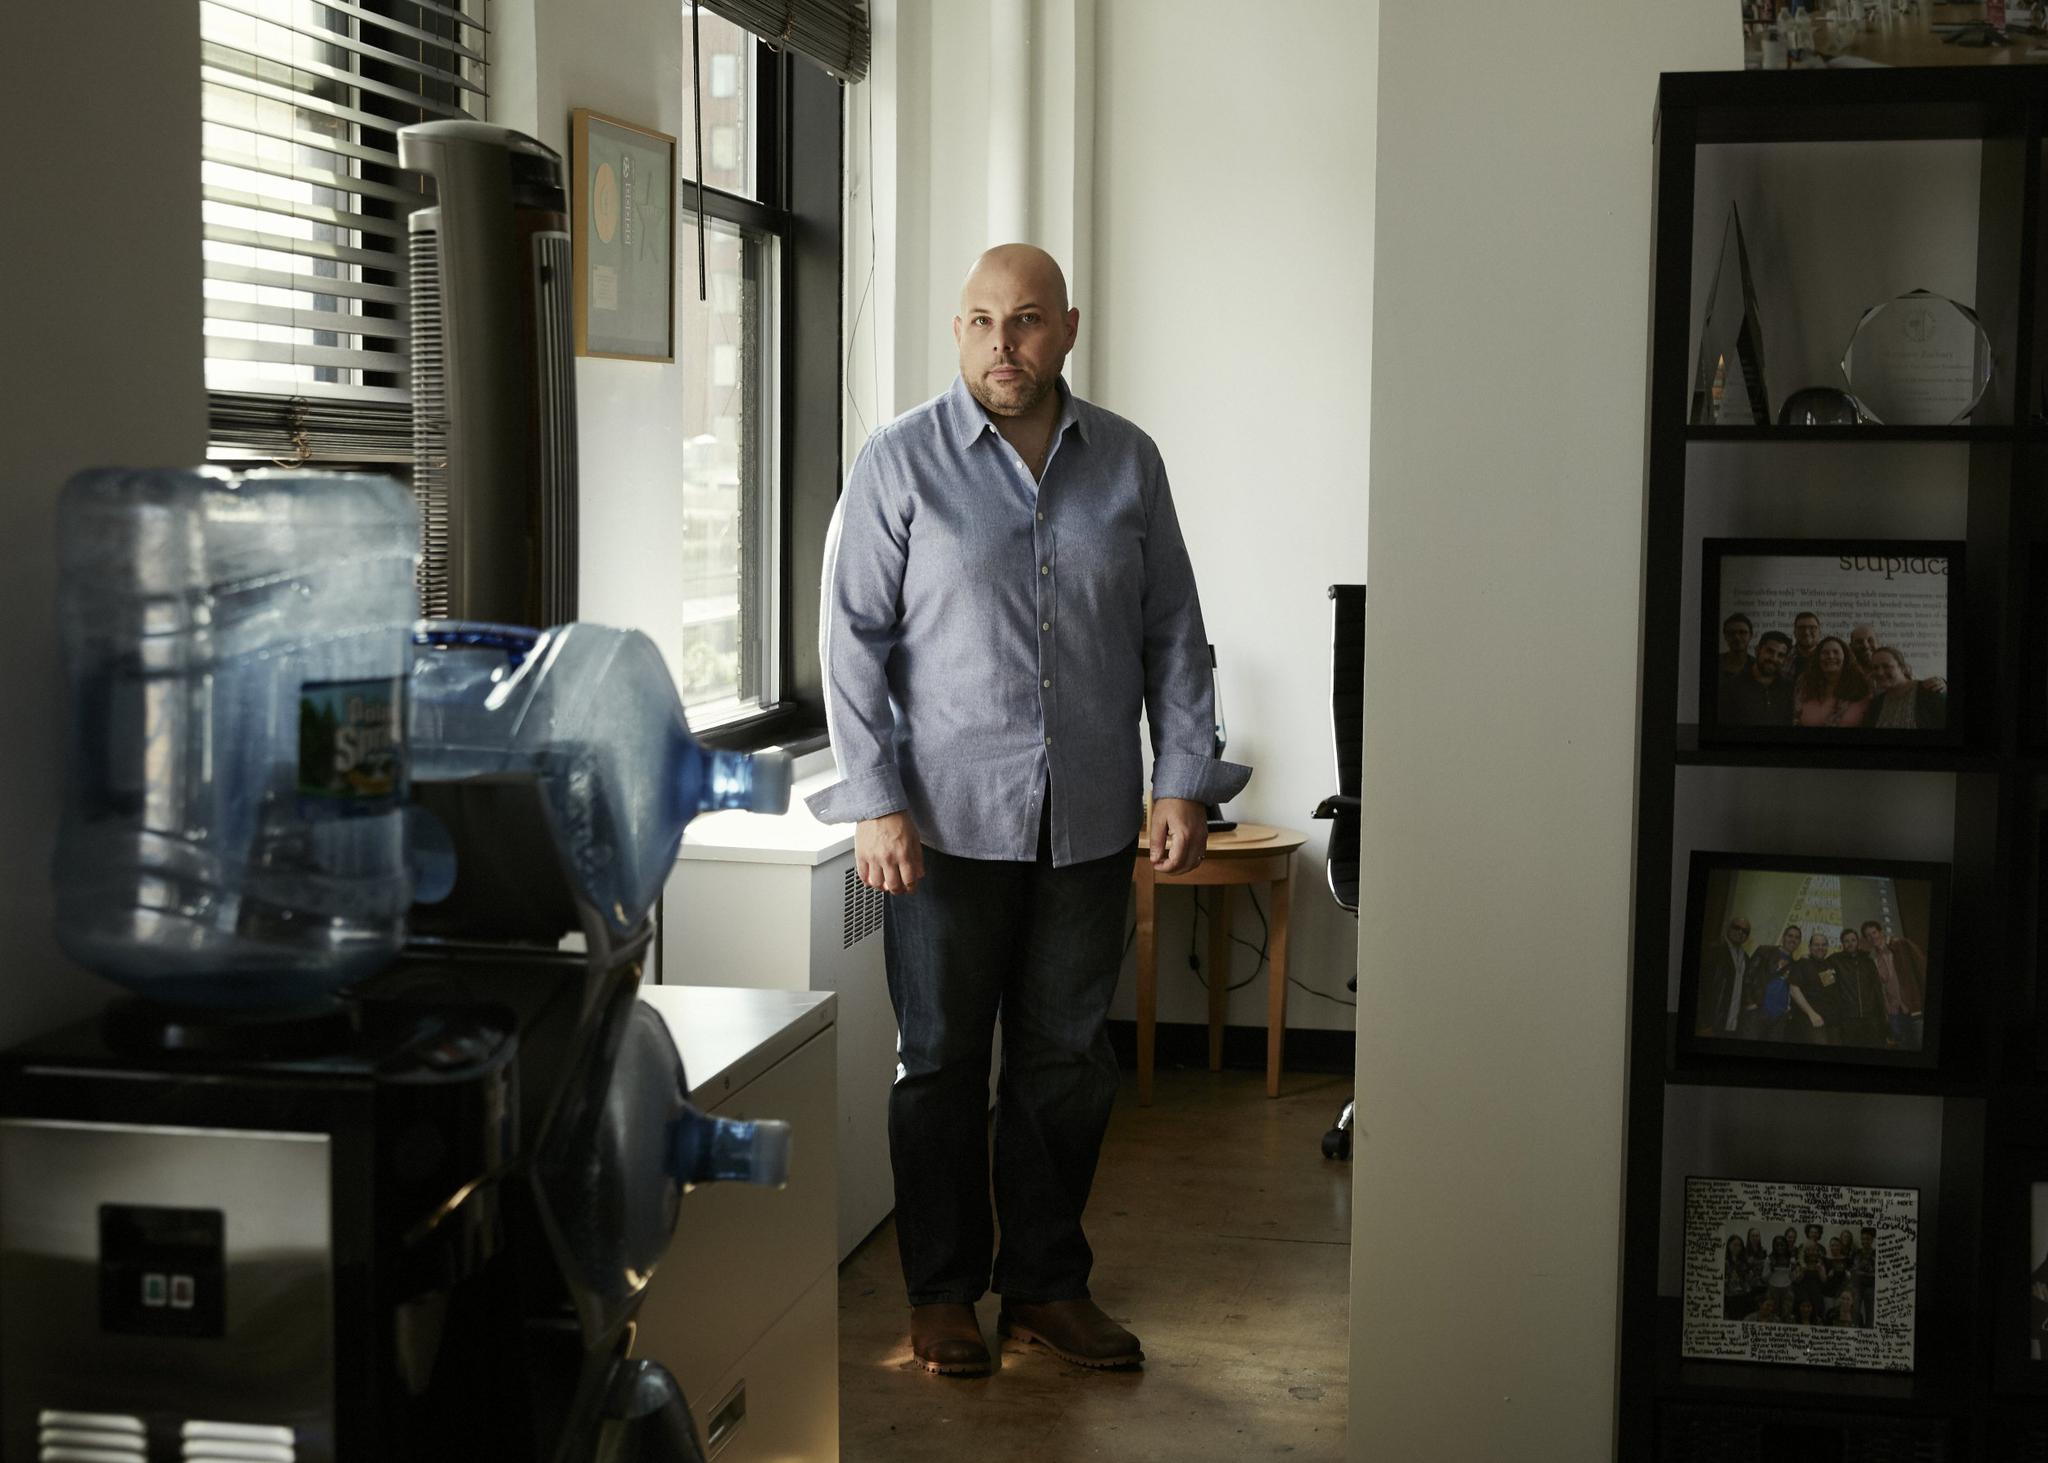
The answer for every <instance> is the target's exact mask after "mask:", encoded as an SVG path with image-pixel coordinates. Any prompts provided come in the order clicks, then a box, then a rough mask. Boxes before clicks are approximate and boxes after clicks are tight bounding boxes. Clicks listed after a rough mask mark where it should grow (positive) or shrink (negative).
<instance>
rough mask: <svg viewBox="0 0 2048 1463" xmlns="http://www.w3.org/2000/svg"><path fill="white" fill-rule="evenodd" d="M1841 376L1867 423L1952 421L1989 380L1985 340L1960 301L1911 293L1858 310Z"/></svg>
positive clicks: (1988, 339)
mask: <svg viewBox="0 0 2048 1463" xmlns="http://www.w3.org/2000/svg"><path fill="white" fill-rule="evenodd" d="M1842 377H1843V379H1844V380H1846V381H1847V382H1848V383H1849V394H1850V395H1851V396H1853V397H1855V398H1856V407H1857V410H1858V411H1860V412H1861V413H1862V414H1863V419H1864V420H1865V421H1867V422H1877V423H1882V424H1884V425H1887V426H1898V427H1946V426H1953V425H1954V424H1956V423H1958V422H1961V421H1963V420H1965V419H1966V418H1967V417H1968V416H1969V415H1970V413H1971V412H1973V411H1975V410H1976V409H1977V403H1978V402H1980V401H1982V400H1983V399H1984V393H1985V391H1986V390H1988V389H1989V387H1990V385H1991V337H1990V336H1989V335H1987V334H1986V333H1985V331H1984V326H1983V324H1982V323H1981V322H1980V321H1979V320H1978V319H1977V314H1976V312H1975V311H1974V310H1972V309H1970V308H1969V307H1968V306H1967V305H1959V304H1957V303H1956V302H1955V301H1954V300H1951V299H1948V298H1947V297H1945V296H1942V295H1937V294H1931V293H1929V292H1928V291H1926V290H1914V291H1913V292H1912V293H1911V294H1905V295H1900V296H1899V297H1898V298H1897V299H1895V300H1887V301H1885V302H1884V303H1883V304H1882V305H1875V306H1872V307H1871V308H1870V309H1868V310H1866V311H1864V313H1863V318H1862V320H1860V321H1858V322H1857V325H1856V333H1855V334H1854V335H1853V336H1851V337H1850V338H1849V348H1848V349H1847V350H1846V351H1844V352H1843V353H1842Z"/></svg>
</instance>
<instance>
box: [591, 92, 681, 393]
mask: <svg viewBox="0 0 2048 1463" xmlns="http://www.w3.org/2000/svg"><path fill="white" fill-rule="evenodd" d="M569 176H570V181H569V217H570V237H571V239H572V240H573V250H572V257H573V260H574V266H575V276H576V278H575V283H574V290H575V301H576V312H575V313H576V354H577V355H579V356H611V357H615V358H617V359H620V360H628V361H664V362H665V361H673V360H674V359H675V311H674V295H675V239H676V231H675V203H676V140H675V139H674V138H673V137H670V136H667V135H666V134H664V133H660V132H650V131H648V130H647V129H645V128H643V127H635V126H633V125H632V124H631V123H628V122H621V121H619V120H617V119H616V118H613V117H607V116H604V115H602V114H601V113H598V112H593V111H590V110H589V109H588V108H585V107H578V108H576V109H575V110H574V111H572V112H571V113H570V114H569Z"/></svg>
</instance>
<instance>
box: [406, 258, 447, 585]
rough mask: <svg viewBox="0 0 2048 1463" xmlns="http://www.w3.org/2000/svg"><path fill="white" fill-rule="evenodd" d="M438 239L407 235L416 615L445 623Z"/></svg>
mask: <svg viewBox="0 0 2048 1463" xmlns="http://www.w3.org/2000/svg"><path fill="white" fill-rule="evenodd" d="M440 240H441V236H440V234H439V233H438V232H436V231H435V230H433V229H415V230H414V231H413V235H412V243H411V248H412V490H413V495H414V497H415V498H416V499H417V500H418V502H419V509H420V568H419V583H420V613H421V614H423V615H425V616H426V617H427V618H428V619H430V620H440V619H446V618H447V617H448V615H449V614H450V605H451V595H452V590H451V588H450V582H449V575H448V534H449V523H448V346H447V335H446V328H445V323H444V319H443V314H442V308H441V255H440Z"/></svg>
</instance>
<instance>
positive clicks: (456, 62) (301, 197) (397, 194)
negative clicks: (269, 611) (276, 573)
mask: <svg viewBox="0 0 2048 1463" xmlns="http://www.w3.org/2000/svg"><path fill="white" fill-rule="evenodd" d="M484 7H485V0H199V13H200V45H201V55H200V77H201V84H202V100H201V107H202V126H203V139H202V152H201V157H202V163H201V182H202V187H203V189H204V193H203V197H204V204H203V208H204V224H205V233H204V242H203V251H204V258H205V293H206V386H207V394H208V401H209V406H210V418H211V420H210V428H209V430H210V439H211V440H210V451H211V454H212V455H213V456H215V457H217V458H220V459H225V460H238V459H275V460H280V461H289V462H295V463H296V462H305V463H310V464H315V465H332V466H347V465H350V464H368V463H382V464H390V465H396V464H403V463H405V462H406V461H408V460H409V458H410V456H411V434H412V424H411V412H410V396H409V393H408V391H407V385H406V365H407V340H406V280H405V268H406V265H405V257H406V249H405V219H406V215H407V214H408V213H409V212H410V211H411V210H412V208H414V207H415V206H417V205H418V203H419V202H420V201H421V198H420V192H419V186H420V185H419V182H418V180H417V179H415V178H413V177H411V176H410V175H408V174H405V173H403V172H401V171H400V170H399V167H398V136H397V133H398V129H399V128H400V127H403V126H406V125H407V124H409V123H412V122H422V121H430V120H433V119H435V118H442V117H476V118H482V117H483V116H484V114H485V101H486V97H487V87H486V76H485V44H484V43H485V36H486V24H485V22H486V15H485V9H484Z"/></svg>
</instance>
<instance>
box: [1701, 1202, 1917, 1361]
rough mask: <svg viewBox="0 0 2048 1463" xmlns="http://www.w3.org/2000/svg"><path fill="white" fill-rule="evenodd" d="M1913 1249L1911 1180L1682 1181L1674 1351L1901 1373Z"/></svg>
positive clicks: (1909, 1328) (1906, 1351)
mask: <svg viewBox="0 0 2048 1463" xmlns="http://www.w3.org/2000/svg"><path fill="white" fill-rule="evenodd" d="M1919 1249H1920V1191H1919V1190H1917V1189H1881V1188H1863V1187H1858V1186H1854V1185H1847V1184H1787V1183H1768V1182H1764V1181H1761V1180H1752V1179H1726V1178H1687V1179H1686V1181H1685V1240H1684V1260H1685V1290H1684V1300H1683V1310H1682V1314H1683V1317H1684V1322H1683V1325H1682V1327H1681V1329H1680V1343H1679V1344H1680V1349H1681V1352H1682V1354H1683V1355H1684V1356H1685V1357H1687V1358H1688V1359H1691V1360H1695V1361H1736V1362H1765V1363H1770V1364H1773V1365H1780V1366H1819V1367H1841V1368H1847V1369H1850V1370H1854V1371H1882V1372H1910V1371H1912V1370H1913V1326H1914V1316H1915V1312H1916V1310H1917V1304H1918V1302H1917V1296H1916V1294H1915V1280H1916V1276H1917V1273H1918V1265H1919Z"/></svg>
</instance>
